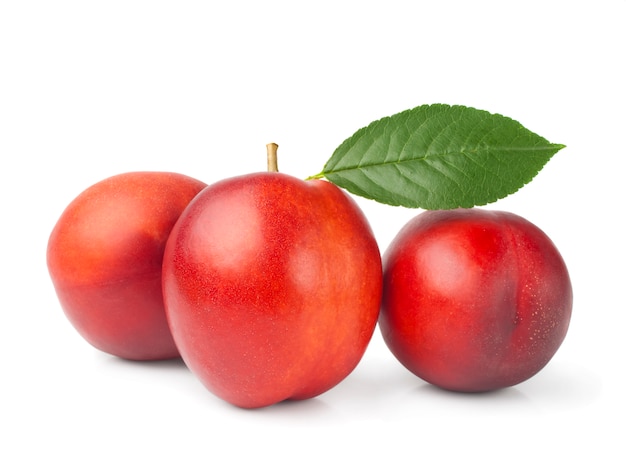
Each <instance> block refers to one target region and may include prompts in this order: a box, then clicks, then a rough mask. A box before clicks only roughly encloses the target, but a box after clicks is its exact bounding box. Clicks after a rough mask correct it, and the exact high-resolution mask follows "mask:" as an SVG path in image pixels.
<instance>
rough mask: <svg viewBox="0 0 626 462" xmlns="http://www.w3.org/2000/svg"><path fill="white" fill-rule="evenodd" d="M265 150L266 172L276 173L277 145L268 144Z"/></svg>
mask: <svg viewBox="0 0 626 462" xmlns="http://www.w3.org/2000/svg"><path fill="white" fill-rule="evenodd" d="M265 147H266V148H267V171H268V172H278V155H277V152H278V145H277V144H276V143H268V144H267V145H266V146H265Z"/></svg>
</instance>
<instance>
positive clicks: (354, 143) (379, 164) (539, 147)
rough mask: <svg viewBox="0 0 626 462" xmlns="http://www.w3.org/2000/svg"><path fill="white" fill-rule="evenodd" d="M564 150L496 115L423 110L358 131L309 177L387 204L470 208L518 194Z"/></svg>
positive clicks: (453, 108)
mask: <svg viewBox="0 0 626 462" xmlns="http://www.w3.org/2000/svg"><path fill="white" fill-rule="evenodd" d="M563 147H564V146H563V145H561V144H552V143H550V142H548V141H547V140H546V139H544V138H542V137H540V136H539V135H537V134H535V133H533V132H531V131H529V130H527V129H526V128H524V127H523V126H522V125H521V124H520V123H519V122H516V121H514V120H512V119H510V118H508V117H504V116H502V115H499V114H491V113H489V112H487V111H483V110H478V109H473V108H469V107H465V106H449V105H444V104H435V105H424V106H418V107H416V108H414V109H410V110H407V111H404V112H401V113H398V114H396V115H393V116H391V117H385V118H382V119H380V120H377V121H375V122H372V123H371V124H370V125H368V126H367V127H364V128H362V129H360V130H358V131H357V132H356V133H355V134H354V135H352V136H351V137H350V138H348V139H346V140H345V141H344V142H343V143H342V144H341V145H340V146H339V147H338V148H337V149H336V150H335V152H334V153H333V155H332V156H331V158H330V159H329V160H328V162H327V163H326V165H325V166H324V169H323V170H322V172H321V173H320V174H318V175H315V176H313V177H310V178H322V177H325V178H326V179H327V180H328V181H330V182H332V183H335V184H336V185H337V186H339V187H342V188H344V189H346V190H348V191H350V192H351V193H353V194H357V195H360V196H363V197H366V198H369V199H374V200H376V201H378V202H382V203H385V204H390V205H398V206H404V207H419V208H423V209H450V208H456V207H465V208H469V207H473V206H475V205H484V204H487V203H490V202H495V201H496V200H498V199H500V198H502V197H505V196H507V195H509V194H512V193H513V192H515V191H517V190H518V189H519V188H521V187H522V186H524V185H525V184H527V183H528V182H530V181H531V179H532V178H533V177H534V176H535V175H536V174H537V173H538V172H539V170H541V169H542V168H543V166H544V165H545V164H546V163H547V162H548V160H550V158H551V157H552V156H553V155H554V154H555V153H556V152H557V151H559V150H560V149H562V148H563Z"/></svg>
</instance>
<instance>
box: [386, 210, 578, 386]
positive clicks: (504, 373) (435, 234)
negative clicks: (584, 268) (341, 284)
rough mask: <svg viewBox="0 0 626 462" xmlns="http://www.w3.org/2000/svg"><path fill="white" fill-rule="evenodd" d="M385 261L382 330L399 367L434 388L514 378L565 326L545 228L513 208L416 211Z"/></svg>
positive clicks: (528, 370)
mask: <svg viewBox="0 0 626 462" xmlns="http://www.w3.org/2000/svg"><path fill="white" fill-rule="evenodd" d="M383 268H384V295H383V302H382V306H381V314H380V319H379V325H380V330H381V333H382V336H383V338H384V340H385V342H386V344H387V345H388V347H389V349H390V350H391V352H392V353H393V354H394V355H395V356H396V358H397V359H398V360H399V361H400V362H401V363H402V364H403V365H404V366H405V367H406V368H407V369H409V370H410V371H411V372H413V373H414V374H415V375H417V376H418V377H421V378H422V379H424V380H425V381H427V382H430V383H431V384H434V385H437V386H439V387H441V388H445V389H449V390H454V391H461V392H481V391H489V390H495V389H499V388H503V387H508V386H513V385H516V384H518V383H520V382H522V381H524V380H526V379H528V378H530V377H531V376H533V375H535V374H536V373H537V372H538V371H539V370H541V369H542V368H543V367H544V366H545V365H546V364H547V363H548V361H550V359H551V358H552V357H553V355H554V354H555V353H556V351H557V350H558V348H559V347H560V345H561V343H562V341H563V340H564V338H565V335H566V333H567V330H568V327H569V321H570V317H571V312H572V303H573V299H572V286H571V281H570V277H569V274H568V271H567V268H566V266H565V263H564V261H563V259H562V257H561V255H560V254H559V252H558V250H557V249H556V247H555V246H554V244H553V243H552V241H551V240H550V239H549V238H548V236H546V235H545V234H544V233H543V232H542V231H541V230H540V229H539V228H537V227H536V226H535V225H533V224H532V223H530V222H529V221H527V220H525V219H524V218H522V217H519V216H517V215H514V214H512V213H508V212H498V211H488V210H482V209H457V210H448V211H426V212H423V213H421V214H420V215H418V216H417V217H415V218H413V219H412V220H411V221H409V222H408V223H407V224H406V225H405V227H404V228H403V229H402V230H401V231H400V232H399V233H398V235H397V236H396V237H395V239H394V240H393V241H392V242H391V244H390V245H389V247H388V249H387V250H386V252H385V254H384V256H383Z"/></svg>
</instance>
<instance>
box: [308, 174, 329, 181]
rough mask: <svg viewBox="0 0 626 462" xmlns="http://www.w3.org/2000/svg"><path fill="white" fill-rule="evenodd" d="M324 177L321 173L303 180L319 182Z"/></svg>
mask: <svg viewBox="0 0 626 462" xmlns="http://www.w3.org/2000/svg"><path fill="white" fill-rule="evenodd" d="M325 176H326V175H324V174H323V173H318V174H317V175H311V176H309V177H306V178H305V179H304V180H305V181H306V180H321V179H322V178H324V177H325Z"/></svg>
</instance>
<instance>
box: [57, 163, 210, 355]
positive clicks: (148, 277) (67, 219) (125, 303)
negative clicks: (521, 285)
mask: <svg viewBox="0 0 626 462" xmlns="http://www.w3.org/2000/svg"><path fill="white" fill-rule="evenodd" d="M204 187H206V184H205V183H203V182H201V181H198V180H196V179H193V178H190V177H188V176H185V175H181V174H177V173H169V172H129V173H123V174H120V175H116V176H113V177H109V178H107V179H104V180H102V181H100V182H98V183H96V184H94V185H92V186H90V187H89V188H87V189H86V190H85V191H83V192H82V193H81V194H79V195H78V196H77V197H76V198H75V199H74V200H73V201H72V202H71V203H70V204H69V205H68V206H67V208H66V209H65V210H64V211H63V213H62V214H61V217H60V218H59V220H58V221H57V223H56V225H55V226H54V228H53V230H52V233H51V234H50V237H49V240H48V248H47V264H48V270H49V273H50V277H51V279H52V282H53V284H54V288H55V290H56V293H57V296H58V298H59V301H60V303H61V306H62V308H63V310H64V312H65V314H66V316H67V317H68V319H69V320H70V322H71V323H72V325H73V326H74V328H75V329H76V330H77V331H78V332H79V333H80V334H81V335H82V336H83V337H84V338H85V340H87V341H88V342H89V343H90V344H91V345H93V346H94V347H95V348H97V349H99V350H102V351H104V352H106V353H109V354H112V355H115V356H119V357H121V358H125V359H131V360H157V359H168V358H174V357H179V353H178V350H177V348H176V345H175V343H174V341H173V339H172V336H171V333H170V331H169V327H168V325H167V318H166V316H165V309H164V307H163V297H162V291H161V263H162V259H163V251H164V249H165V243H166V241H167V237H168V236H169V233H170V231H171V229H172V227H173V226H174V223H175V222H176V220H177V219H178V217H179V216H180V214H181V212H182V211H183V210H184V209H185V207H186V206H187V205H188V204H189V202H190V201H191V199H192V198H193V197H194V196H195V195H196V194H197V193H199V192H200V191H201V190H202V189H204Z"/></svg>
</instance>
